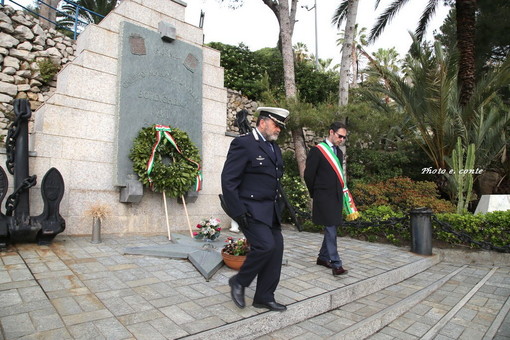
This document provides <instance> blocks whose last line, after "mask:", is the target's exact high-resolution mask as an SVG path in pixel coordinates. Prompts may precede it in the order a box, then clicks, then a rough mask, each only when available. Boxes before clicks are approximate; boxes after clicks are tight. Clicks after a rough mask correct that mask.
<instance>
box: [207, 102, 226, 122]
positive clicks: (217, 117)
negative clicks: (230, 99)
mask: <svg viewBox="0 0 510 340" xmlns="http://www.w3.org/2000/svg"><path fill="white" fill-rule="evenodd" d="M219 99H220V100H221V98H219ZM203 105H204V106H203V107H204V109H203V112H207V114H204V115H203V117H202V122H203V123H204V124H212V125H217V124H218V123H219V122H221V121H224V120H226V114H227V103H226V102H222V101H216V100H211V99H205V98H204V104H203Z"/></svg>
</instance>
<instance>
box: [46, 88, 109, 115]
mask: <svg viewBox="0 0 510 340" xmlns="http://www.w3.org/2000/svg"><path fill="white" fill-rule="evenodd" d="M46 103H47V104H54V105H56V106H63V107H68V108H71V109H79V110H84V111H87V112H94V113H97V114H99V113H102V114H106V115H111V116H113V115H115V112H116V108H117V106H116V105H112V104H106V103H99V102H91V101H90V100H85V99H81V98H76V97H70V96H67V95H65V94H61V93H55V94H53V95H52V96H51V97H50V98H49V99H48V100H47V101H46ZM43 107H44V106H43ZM41 109H42V107H41V108H40V109H39V110H41ZM39 110H37V112H39Z"/></svg>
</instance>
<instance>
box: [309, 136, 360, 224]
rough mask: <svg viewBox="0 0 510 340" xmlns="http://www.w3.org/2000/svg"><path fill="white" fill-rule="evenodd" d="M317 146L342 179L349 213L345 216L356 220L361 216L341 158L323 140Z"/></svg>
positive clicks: (344, 200) (344, 201)
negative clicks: (347, 181)
mask: <svg viewBox="0 0 510 340" xmlns="http://www.w3.org/2000/svg"><path fill="white" fill-rule="evenodd" d="M317 148H318V149H319V151H320V152H321V153H322V154H323V155H324V157H326V160H327V161H328V163H329V164H330V165H331V167H332V168H333V171H335V173H336V175H337V176H338V180H339V181H340V185H341V186H342V191H343V192H342V194H343V205H344V206H343V208H344V209H345V212H346V213H347V217H346V218H345V219H346V220H347V221H352V220H355V219H357V218H358V217H359V212H358V209H357V208H356V205H355V204H354V200H353V199H352V195H351V192H350V191H349V189H348V188H347V184H346V183H345V180H344V171H343V169H342V164H340V160H339V159H338V157H337V156H336V155H335V153H334V152H333V149H332V148H331V147H330V146H329V145H328V144H327V143H326V142H322V143H319V144H317Z"/></svg>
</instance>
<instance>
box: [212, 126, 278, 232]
mask: <svg viewBox="0 0 510 340" xmlns="http://www.w3.org/2000/svg"><path fill="white" fill-rule="evenodd" d="M254 133H255V134H256V135H257V137H258V140H257V139H256V138H255V135H254ZM273 145H274V149H275V152H273V151H272V150H271V148H270V146H269V145H267V143H265V142H264V141H263V140H262V138H261V137H260V135H258V133H257V132H256V131H255V130H253V131H252V132H251V133H248V134H246V135H243V136H239V137H237V138H234V140H232V142H231V144H230V149H229V150H228V154H227V160H226V161H225V165H224V166H223V171H222V173H221V188H222V191H223V197H224V199H225V203H226V205H227V208H228V210H229V214H230V216H232V217H237V216H240V215H242V214H244V213H249V214H250V215H251V216H252V218H254V219H256V220H258V221H260V222H262V223H264V224H266V225H269V226H271V225H273V216H274V214H276V219H277V221H281V216H280V208H279V203H278V202H279V200H278V199H277V197H279V196H280V194H279V192H278V188H279V181H280V177H282V175H283V159H282V152H281V150H280V148H279V147H278V145H276V143H274V144H273Z"/></svg>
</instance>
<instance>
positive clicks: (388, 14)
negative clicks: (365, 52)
mask: <svg viewBox="0 0 510 340" xmlns="http://www.w3.org/2000/svg"><path fill="white" fill-rule="evenodd" d="M408 1H409V0H395V1H393V2H392V3H391V4H390V5H389V6H388V7H387V8H386V10H385V11H384V12H383V13H382V14H381V15H380V16H379V17H378V18H377V22H376V24H375V26H374V27H373V28H372V30H371V31H370V36H369V37H368V41H369V42H370V43H372V42H374V41H375V40H376V39H377V38H378V37H379V35H381V33H382V31H383V30H384V28H386V26H387V25H388V24H389V23H390V22H391V20H392V19H393V17H394V16H395V14H397V13H398V11H399V10H400V9H401V8H402V7H403V6H404V5H405V4H406V3H407V2H408Z"/></svg>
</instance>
